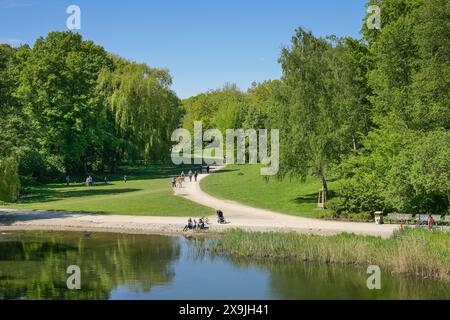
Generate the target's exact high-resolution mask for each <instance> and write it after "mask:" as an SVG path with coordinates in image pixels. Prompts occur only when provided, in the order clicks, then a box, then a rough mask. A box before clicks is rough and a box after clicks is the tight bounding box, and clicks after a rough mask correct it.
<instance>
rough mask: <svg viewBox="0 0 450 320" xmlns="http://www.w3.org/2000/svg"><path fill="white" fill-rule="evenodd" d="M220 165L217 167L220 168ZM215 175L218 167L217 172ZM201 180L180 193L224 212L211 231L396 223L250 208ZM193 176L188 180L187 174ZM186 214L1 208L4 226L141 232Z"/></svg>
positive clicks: (369, 227)
mask: <svg viewBox="0 0 450 320" xmlns="http://www.w3.org/2000/svg"><path fill="white" fill-rule="evenodd" d="M220 169H221V168H220V167H219V168H217V169H216V170H220ZM212 172H213V173H212V174H214V170H213V171H212ZM206 176H207V175H206V174H201V175H199V177H198V180H199V181H198V182H185V183H184V184H183V188H181V189H178V188H176V189H174V191H175V194H176V195H178V196H181V197H184V198H186V199H189V200H191V201H194V202H197V203H200V204H202V205H205V206H208V207H211V208H214V209H220V210H222V211H223V212H224V215H225V219H226V220H227V222H228V223H227V224H221V225H219V224H218V223H217V222H216V218H215V216H211V217H209V221H210V231H211V232H222V231H224V230H225V229H227V228H236V227H237V228H242V229H245V230H250V231H283V232H287V231H295V232H302V233H313V234H322V235H325V234H336V233H340V232H350V233H355V234H364V235H375V236H381V237H389V236H390V235H391V234H392V232H393V230H394V229H396V228H397V226H396V225H388V224H385V225H376V224H374V223H360V222H341V221H326V220H319V219H310V218H302V217H295V216H290V215H286V214H282V213H278V212H274V211H269V210H265V209H257V208H253V207H249V206H246V205H243V204H240V203H237V202H235V201H231V200H225V199H218V198H215V197H213V196H211V195H209V194H207V193H205V192H203V191H202V190H201V189H200V181H201V179H204V178H205V177H206ZM187 180H188V179H187ZM186 221H187V218H186V217H153V216H152V217H149V216H128V215H102V214H79V213H67V212H39V211H19V210H12V209H0V231H12V230H58V231H63V230H72V231H83V230H89V231H98V232H122V233H142V234H181V233H182V231H181V230H182V229H183V227H184V225H185V224H186Z"/></svg>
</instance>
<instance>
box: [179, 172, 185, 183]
mask: <svg viewBox="0 0 450 320" xmlns="http://www.w3.org/2000/svg"><path fill="white" fill-rule="evenodd" d="M180 177H181V179H183V182H184V177H185V174H184V171H181V175H180Z"/></svg>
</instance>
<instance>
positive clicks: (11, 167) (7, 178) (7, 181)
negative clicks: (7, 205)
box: [0, 158, 20, 202]
mask: <svg viewBox="0 0 450 320" xmlns="http://www.w3.org/2000/svg"><path fill="white" fill-rule="evenodd" d="M19 189H20V181H19V166H18V164H17V161H16V160H15V159H14V158H5V159H0V201H5V202H13V201H15V200H16V199H17V197H18V196H19Z"/></svg>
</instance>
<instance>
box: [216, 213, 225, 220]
mask: <svg viewBox="0 0 450 320" xmlns="http://www.w3.org/2000/svg"><path fill="white" fill-rule="evenodd" d="M216 214H217V222H218V223H225V218H224V216H223V212H222V210H217V211H216Z"/></svg>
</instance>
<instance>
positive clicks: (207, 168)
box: [206, 166, 209, 174]
mask: <svg viewBox="0 0 450 320" xmlns="http://www.w3.org/2000/svg"><path fill="white" fill-rule="evenodd" d="M206 173H208V174H209V166H207V167H206Z"/></svg>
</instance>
